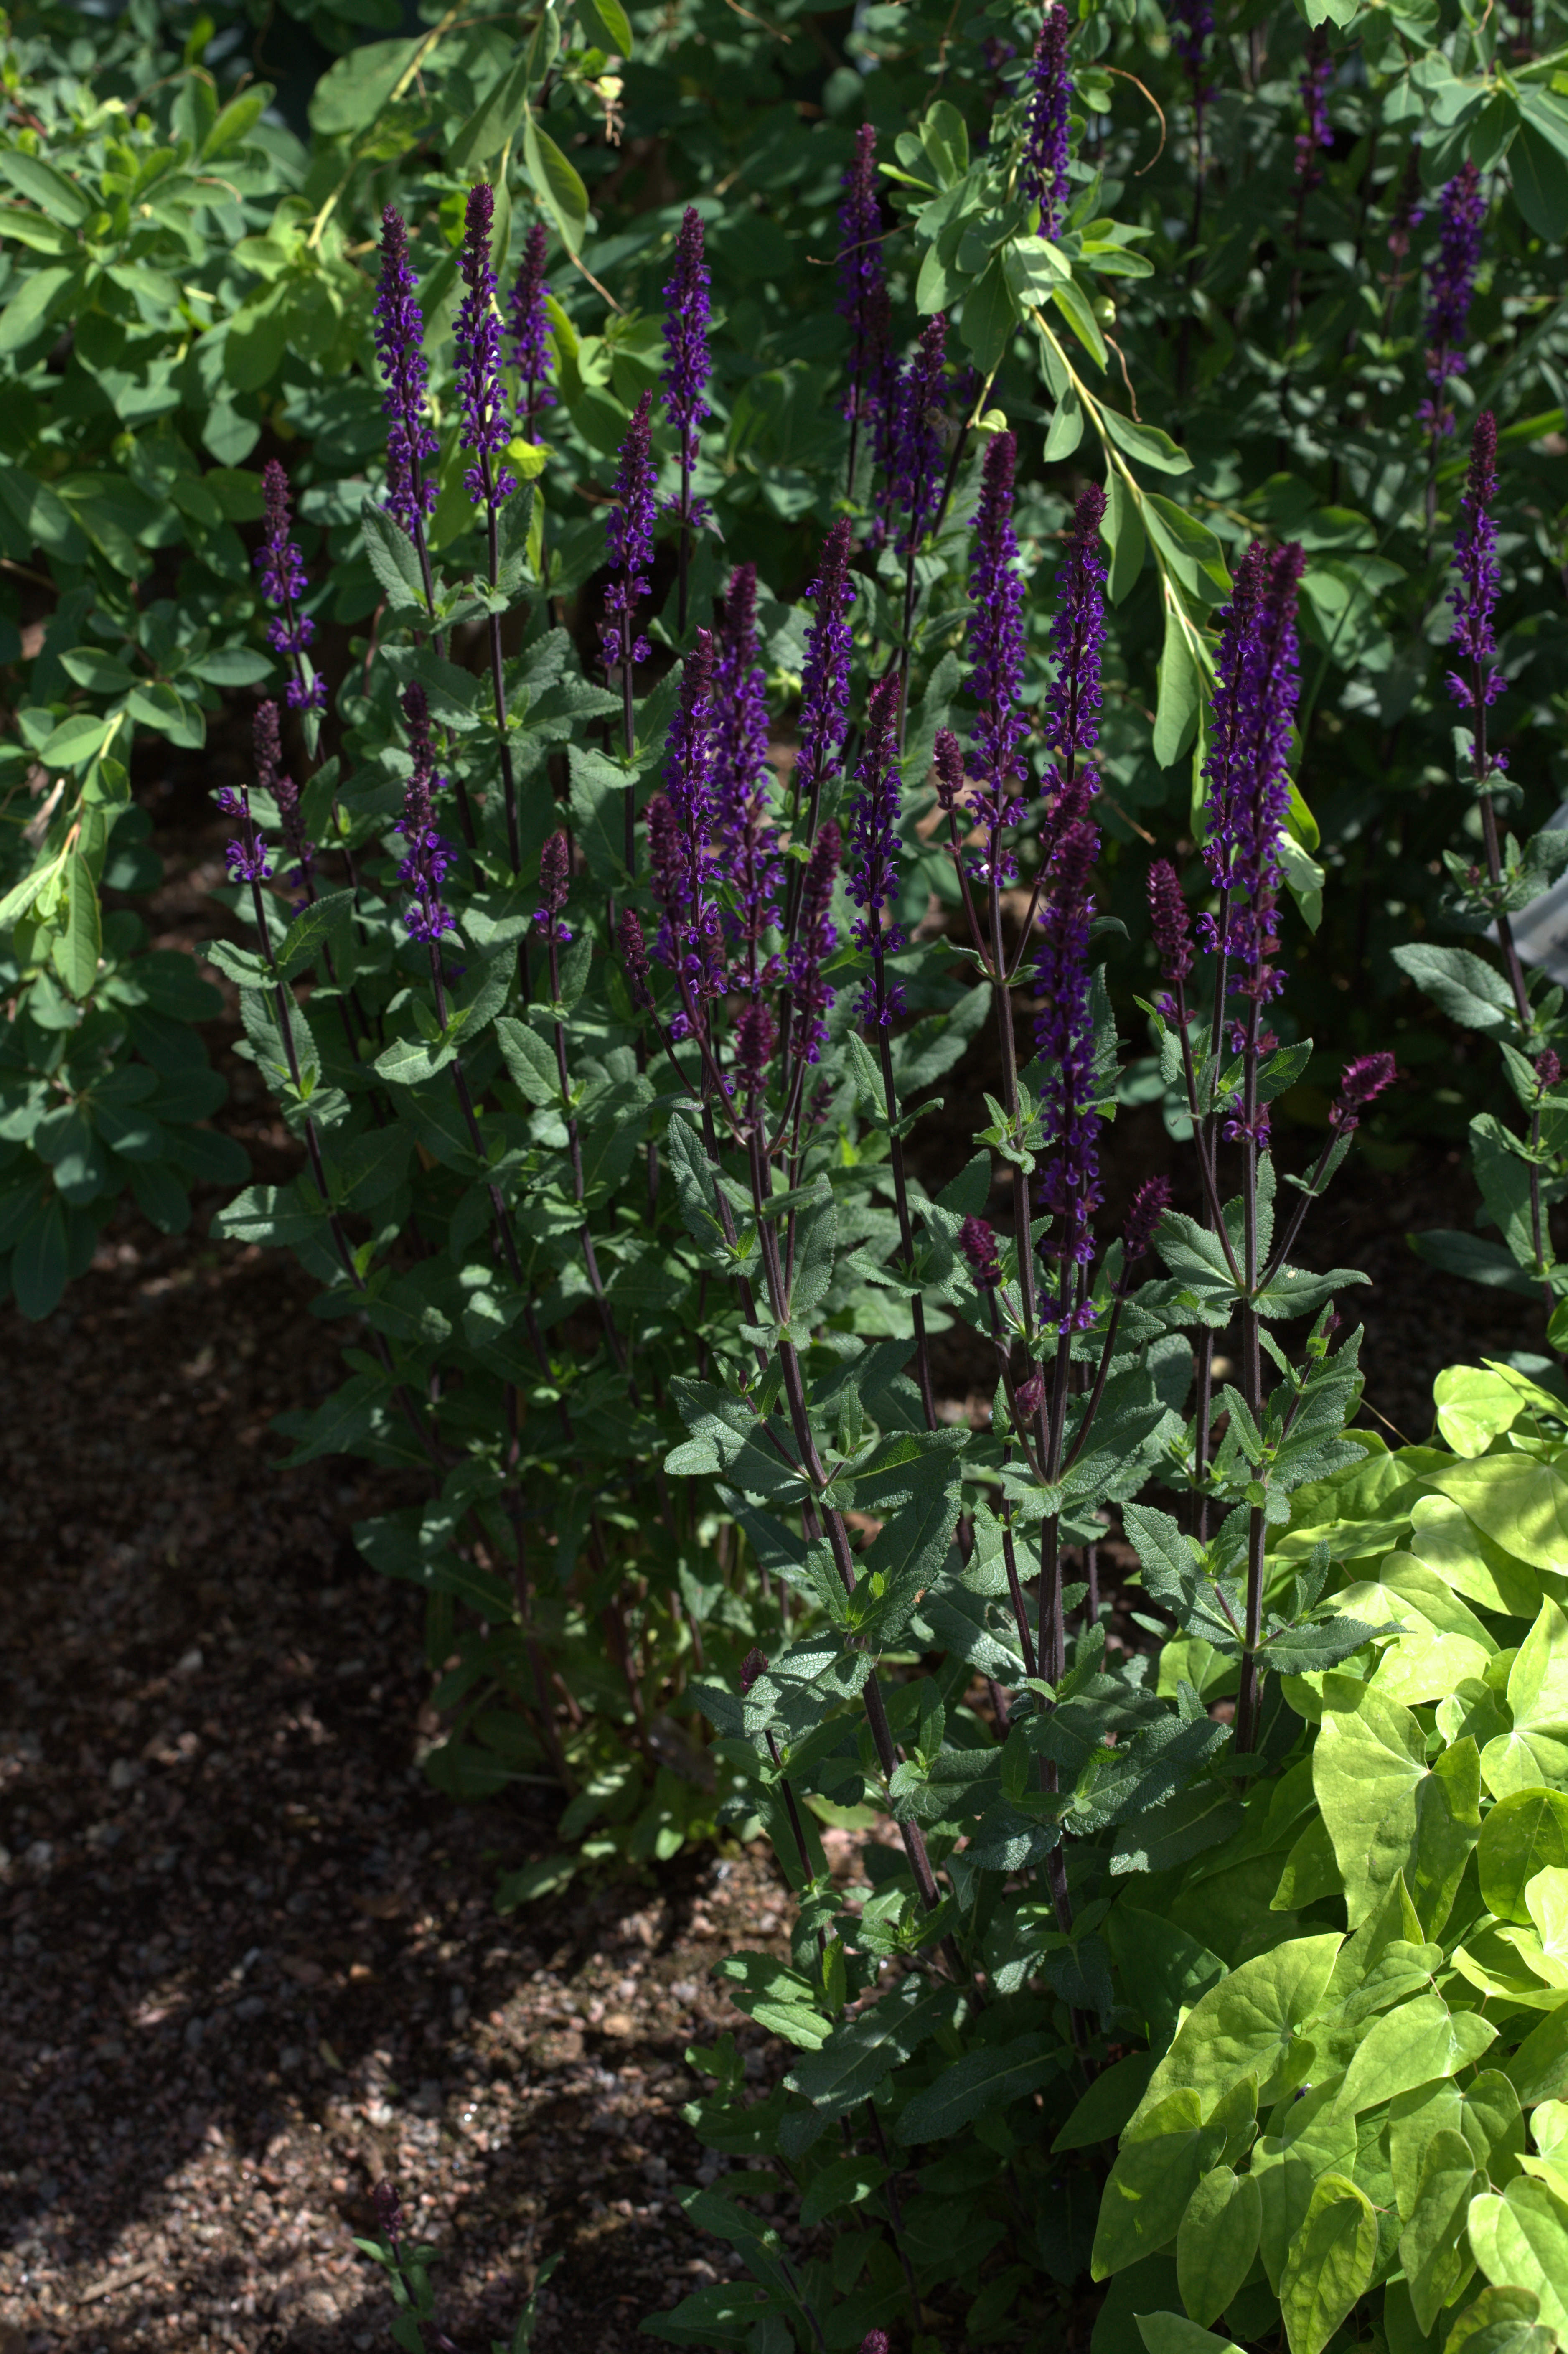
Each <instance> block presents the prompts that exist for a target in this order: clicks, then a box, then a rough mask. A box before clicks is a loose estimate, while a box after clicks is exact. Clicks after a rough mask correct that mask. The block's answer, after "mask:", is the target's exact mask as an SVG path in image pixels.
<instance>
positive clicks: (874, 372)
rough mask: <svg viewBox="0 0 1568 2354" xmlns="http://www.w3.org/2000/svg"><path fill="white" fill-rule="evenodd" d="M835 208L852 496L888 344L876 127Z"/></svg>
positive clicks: (866, 136)
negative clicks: (846, 328) (845, 328)
mask: <svg viewBox="0 0 1568 2354" xmlns="http://www.w3.org/2000/svg"><path fill="white" fill-rule="evenodd" d="M842 185H843V190H844V197H843V202H842V205H841V206H840V207H839V315H840V317H841V318H844V319H847V320H848V321H849V323H850V362H849V377H850V381H849V391H848V393H847V395H846V396H845V399H844V413H845V414H846V416H847V417H848V419H849V429H850V441H849V467H848V480H847V482H846V484H845V488H846V490H847V492H848V493H849V496H850V497H851V498H853V496H854V474H855V462H856V459H857V456H858V453H859V448H860V429H861V419H862V418H863V417H864V416H866V415H867V414H868V412H869V411H870V409H871V408H872V406H873V404H874V401H875V399H876V397H877V391H878V388H879V387H878V383H877V379H878V376H879V374H880V368H879V365H878V363H879V360H880V357H881V352H882V350H884V349H885V345H886V340H887V336H886V309H887V298H886V288H885V282H884V278H883V270H882V206H881V203H880V201H879V199H878V196H877V189H876V131H875V127H874V124H872V123H869V122H863V123H862V124H861V127H860V129H859V130H858V131H857V132H856V133H855V143H854V161H853V164H851V165H850V167H849V169H848V171H846V172H845V174H844V175H843V183H842Z"/></svg>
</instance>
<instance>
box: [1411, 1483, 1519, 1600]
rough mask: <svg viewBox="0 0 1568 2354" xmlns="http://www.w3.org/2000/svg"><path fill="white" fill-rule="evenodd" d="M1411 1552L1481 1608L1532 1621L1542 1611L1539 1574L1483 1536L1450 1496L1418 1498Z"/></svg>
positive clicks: (1415, 1503) (1413, 1520) (1412, 1527)
mask: <svg viewBox="0 0 1568 2354" xmlns="http://www.w3.org/2000/svg"><path fill="white" fill-rule="evenodd" d="M1410 1550H1411V1552H1412V1553H1414V1555H1415V1557H1416V1559H1417V1560H1418V1561H1421V1562H1424V1563H1425V1565H1426V1566H1427V1568H1429V1569H1431V1570H1433V1571H1435V1572H1436V1575H1438V1576H1439V1577H1440V1578H1442V1580H1443V1582H1444V1584H1445V1585H1448V1586H1451V1587H1452V1589H1453V1591H1454V1592H1455V1593H1456V1594H1462V1595H1464V1596H1465V1597H1466V1599H1467V1601H1470V1602H1477V1603H1479V1605H1480V1606H1481V1608H1482V1609H1483V1610H1499V1611H1501V1612H1502V1614H1503V1615H1504V1617H1509V1618H1533V1617H1534V1616H1535V1614H1536V1612H1537V1611H1538V1610H1539V1609H1540V1607H1541V1591H1542V1588H1541V1578H1540V1575H1539V1574H1538V1573H1537V1572H1536V1571H1535V1570H1533V1569H1529V1568H1527V1567H1526V1566H1525V1564H1524V1563H1523V1562H1521V1561H1515V1560H1514V1559H1513V1557H1512V1555H1511V1554H1510V1553H1507V1552H1506V1551H1505V1550H1504V1548H1503V1547H1502V1546H1501V1545H1499V1544H1496V1543H1493V1541H1492V1539H1491V1538H1490V1537H1488V1536H1483V1535H1482V1533H1481V1532H1480V1530H1479V1529H1478V1527H1477V1526H1476V1524H1475V1522H1473V1521H1472V1520H1471V1519H1470V1518H1469V1516H1468V1514H1467V1513H1466V1512H1463V1511H1460V1509H1459V1507H1458V1505H1457V1504H1455V1503H1452V1502H1450V1500H1449V1499H1448V1498H1447V1497H1446V1496H1419V1497H1417V1498H1416V1499H1415V1500H1414V1503H1413V1504H1412V1505H1411V1508H1410Z"/></svg>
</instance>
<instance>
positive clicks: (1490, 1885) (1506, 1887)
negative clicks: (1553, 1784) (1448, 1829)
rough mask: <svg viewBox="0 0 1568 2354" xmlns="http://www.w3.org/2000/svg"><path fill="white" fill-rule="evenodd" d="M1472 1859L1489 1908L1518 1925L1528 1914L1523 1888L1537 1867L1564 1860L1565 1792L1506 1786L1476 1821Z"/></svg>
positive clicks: (1567, 1846) (1567, 1854)
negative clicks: (1477, 1841)
mask: <svg viewBox="0 0 1568 2354" xmlns="http://www.w3.org/2000/svg"><path fill="white" fill-rule="evenodd" d="M1476 1861H1477V1863H1478V1866H1479V1869H1480V1876H1481V1894H1482V1896H1483V1897H1484V1899H1485V1900H1486V1903H1487V1904H1488V1906H1489V1909H1490V1910H1491V1911H1492V1912H1493V1913H1495V1914H1497V1916H1498V1918H1499V1921H1513V1922H1517V1923H1519V1924H1520V1925H1521V1926H1522V1925H1524V1924H1525V1923H1527V1922H1528V1921H1529V1919H1530V1914H1529V1911H1528V1909H1527V1907H1526V1905H1525V1902H1524V1892H1525V1890H1526V1888H1527V1887H1528V1886H1529V1884H1530V1882H1531V1881H1532V1880H1533V1879H1534V1877H1535V1875H1536V1873H1537V1872H1544V1871H1546V1870H1547V1869H1548V1868H1554V1869H1557V1870H1562V1869H1563V1867H1564V1866H1568V1796H1565V1795H1564V1793H1563V1791H1561V1790H1532V1789H1525V1790H1510V1792H1509V1795H1508V1797H1506V1798H1499V1801H1498V1803H1497V1805H1496V1806H1495V1807H1493V1808H1491V1810H1490V1812H1489V1814H1488V1816H1487V1818H1486V1820H1485V1821H1484V1822H1483V1823H1482V1825H1481V1837H1480V1844H1479V1847H1478V1850H1477V1857H1476Z"/></svg>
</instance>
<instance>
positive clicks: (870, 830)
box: [849, 671, 904, 1029]
mask: <svg viewBox="0 0 1568 2354" xmlns="http://www.w3.org/2000/svg"><path fill="white" fill-rule="evenodd" d="M897 729H898V680H897V677H896V676H895V673H893V672H892V671H889V672H887V673H885V675H884V676H883V677H882V678H880V679H878V681H877V683H876V684H875V685H874V687H873V688H872V690H871V703H870V707H869V709H868V710H867V713H866V720H865V748H864V750H863V752H862V754H861V759H860V766H859V768H858V769H856V771H855V783H856V786H857V788H858V790H857V791H856V793H855V797H854V800H853V802H852V804H851V806H850V816H849V895H850V897H851V898H852V899H853V901H854V904H855V906H856V907H858V908H859V909H860V914H859V916H858V917H856V919H855V923H854V928H853V938H854V942H855V946H856V947H857V948H861V949H867V950H869V952H870V954H871V956H872V959H873V969H872V974H871V978H870V979H869V980H868V981H866V983H865V985H864V987H863V989H862V991H861V992H860V995H859V997H858V998H857V999H856V1001H855V1012H856V1013H858V1014H859V1016H860V1018H861V1020H862V1021H863V1022H864V1023H868V1024H870V1025H871V1026H873V1027H874V1028H879V1029H885V1028H886V1026H887V1024H888V1023H889V1022H891V1021H892V1020H893V1019H894V1018H895V1015H897V1014H900V1013H903V1011H904V992H903V990H902V989H901V987H900V986H899V984H898V983H897V982H896V981H891V982H890V981H888V979H887V976H886V972H885V960H886V959H887V958H888V957H890V956H896V955H897V954H898V952H899V950H900V949H902V948H903V946H904V934H903V932H902V930H901V929H900V928H899V927H898V926H897V925H896V924H889V925H887V926H886V927H884V925H883V921H882V914H883V910H884V908H885V907H887V906H888V905H889V904H890V903H891V901H892V900H893V899H894V898H895V896H896V894H897V889H898V819H899V812H900V807H901V803H902V798H903V786H902V781H901V779H900V777H899V771H898V734H897Z"/></svg>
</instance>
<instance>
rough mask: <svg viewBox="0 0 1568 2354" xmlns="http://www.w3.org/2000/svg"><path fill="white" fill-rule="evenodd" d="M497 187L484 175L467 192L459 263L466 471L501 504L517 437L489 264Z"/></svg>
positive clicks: (511, 479)
mask: <svg viewBox="0 0 1568 2354" xmlns="http://www.w3.org/2000/svg"><path fill="white" fill-rule="evenodd" d="M494 217H495V191H494V189H493V187H491V186H490V185H489V183H488V182H487V181H484V180H481V181H480V182H479V184H478V186H476V187H472V188H471V189H470V190H469V192H468V206H467V209H466V211H465V214H464V228H463V240H462V254H461V260H460V261H459V264H458V268H459V271H460V273H461V278H462V282H463V286H464V288H465V290H466V291H465V292H464V294H463V298H462V301H461V302H460V303H459V305H458V314H457V325H456V328H455V330H454V334H455V338H456V343H457V363H458V398H459V400H460V401H461V403H462V446H463V448H464V449H465V450H471V451H473V453H474V456H475V458H476V459H477V461H478V463H477V464H476V465H472V466H471V467H470V468H469V470H468V472H466V473H465V474H464V476H463V478H462V479H463V488H464V489H465V490H466V491H467V493H468V494H469V497H470V498H471V500H472V502H473V504H474V505H475V506H476V507H480V506H482V507H488V508H490V509H492V510H493V509H494V508H496V507H498V506H499V505H500V504H501V502H502V500H503V499H504V498H509V497H510V496H511V494H512V493H513V492H514V490H515V489H516V488H517V477H516V475H515V474H514V473H513V472H512V470H511V468H510V467H509V466H500V467H497V466H496V465H495V464H494V462H493V461H494V460H495V458H496V457H497V455H498V454H499V453H500V451H503V450H504V449H505V447H506V445H507V443H508V442H509V441H510V440H511V439H512V419H511V416H510V414H509V409H510V404H509V402H508V400H507V398H506V394H505V391H504V389H503V386H502V382H501V318H500V314H499V313H498V312H497V310H496V307H495V272H494V270H493V269H492V268H491V266H490V232H491V227H492V224H493V220H494Z"/></svg>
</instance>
